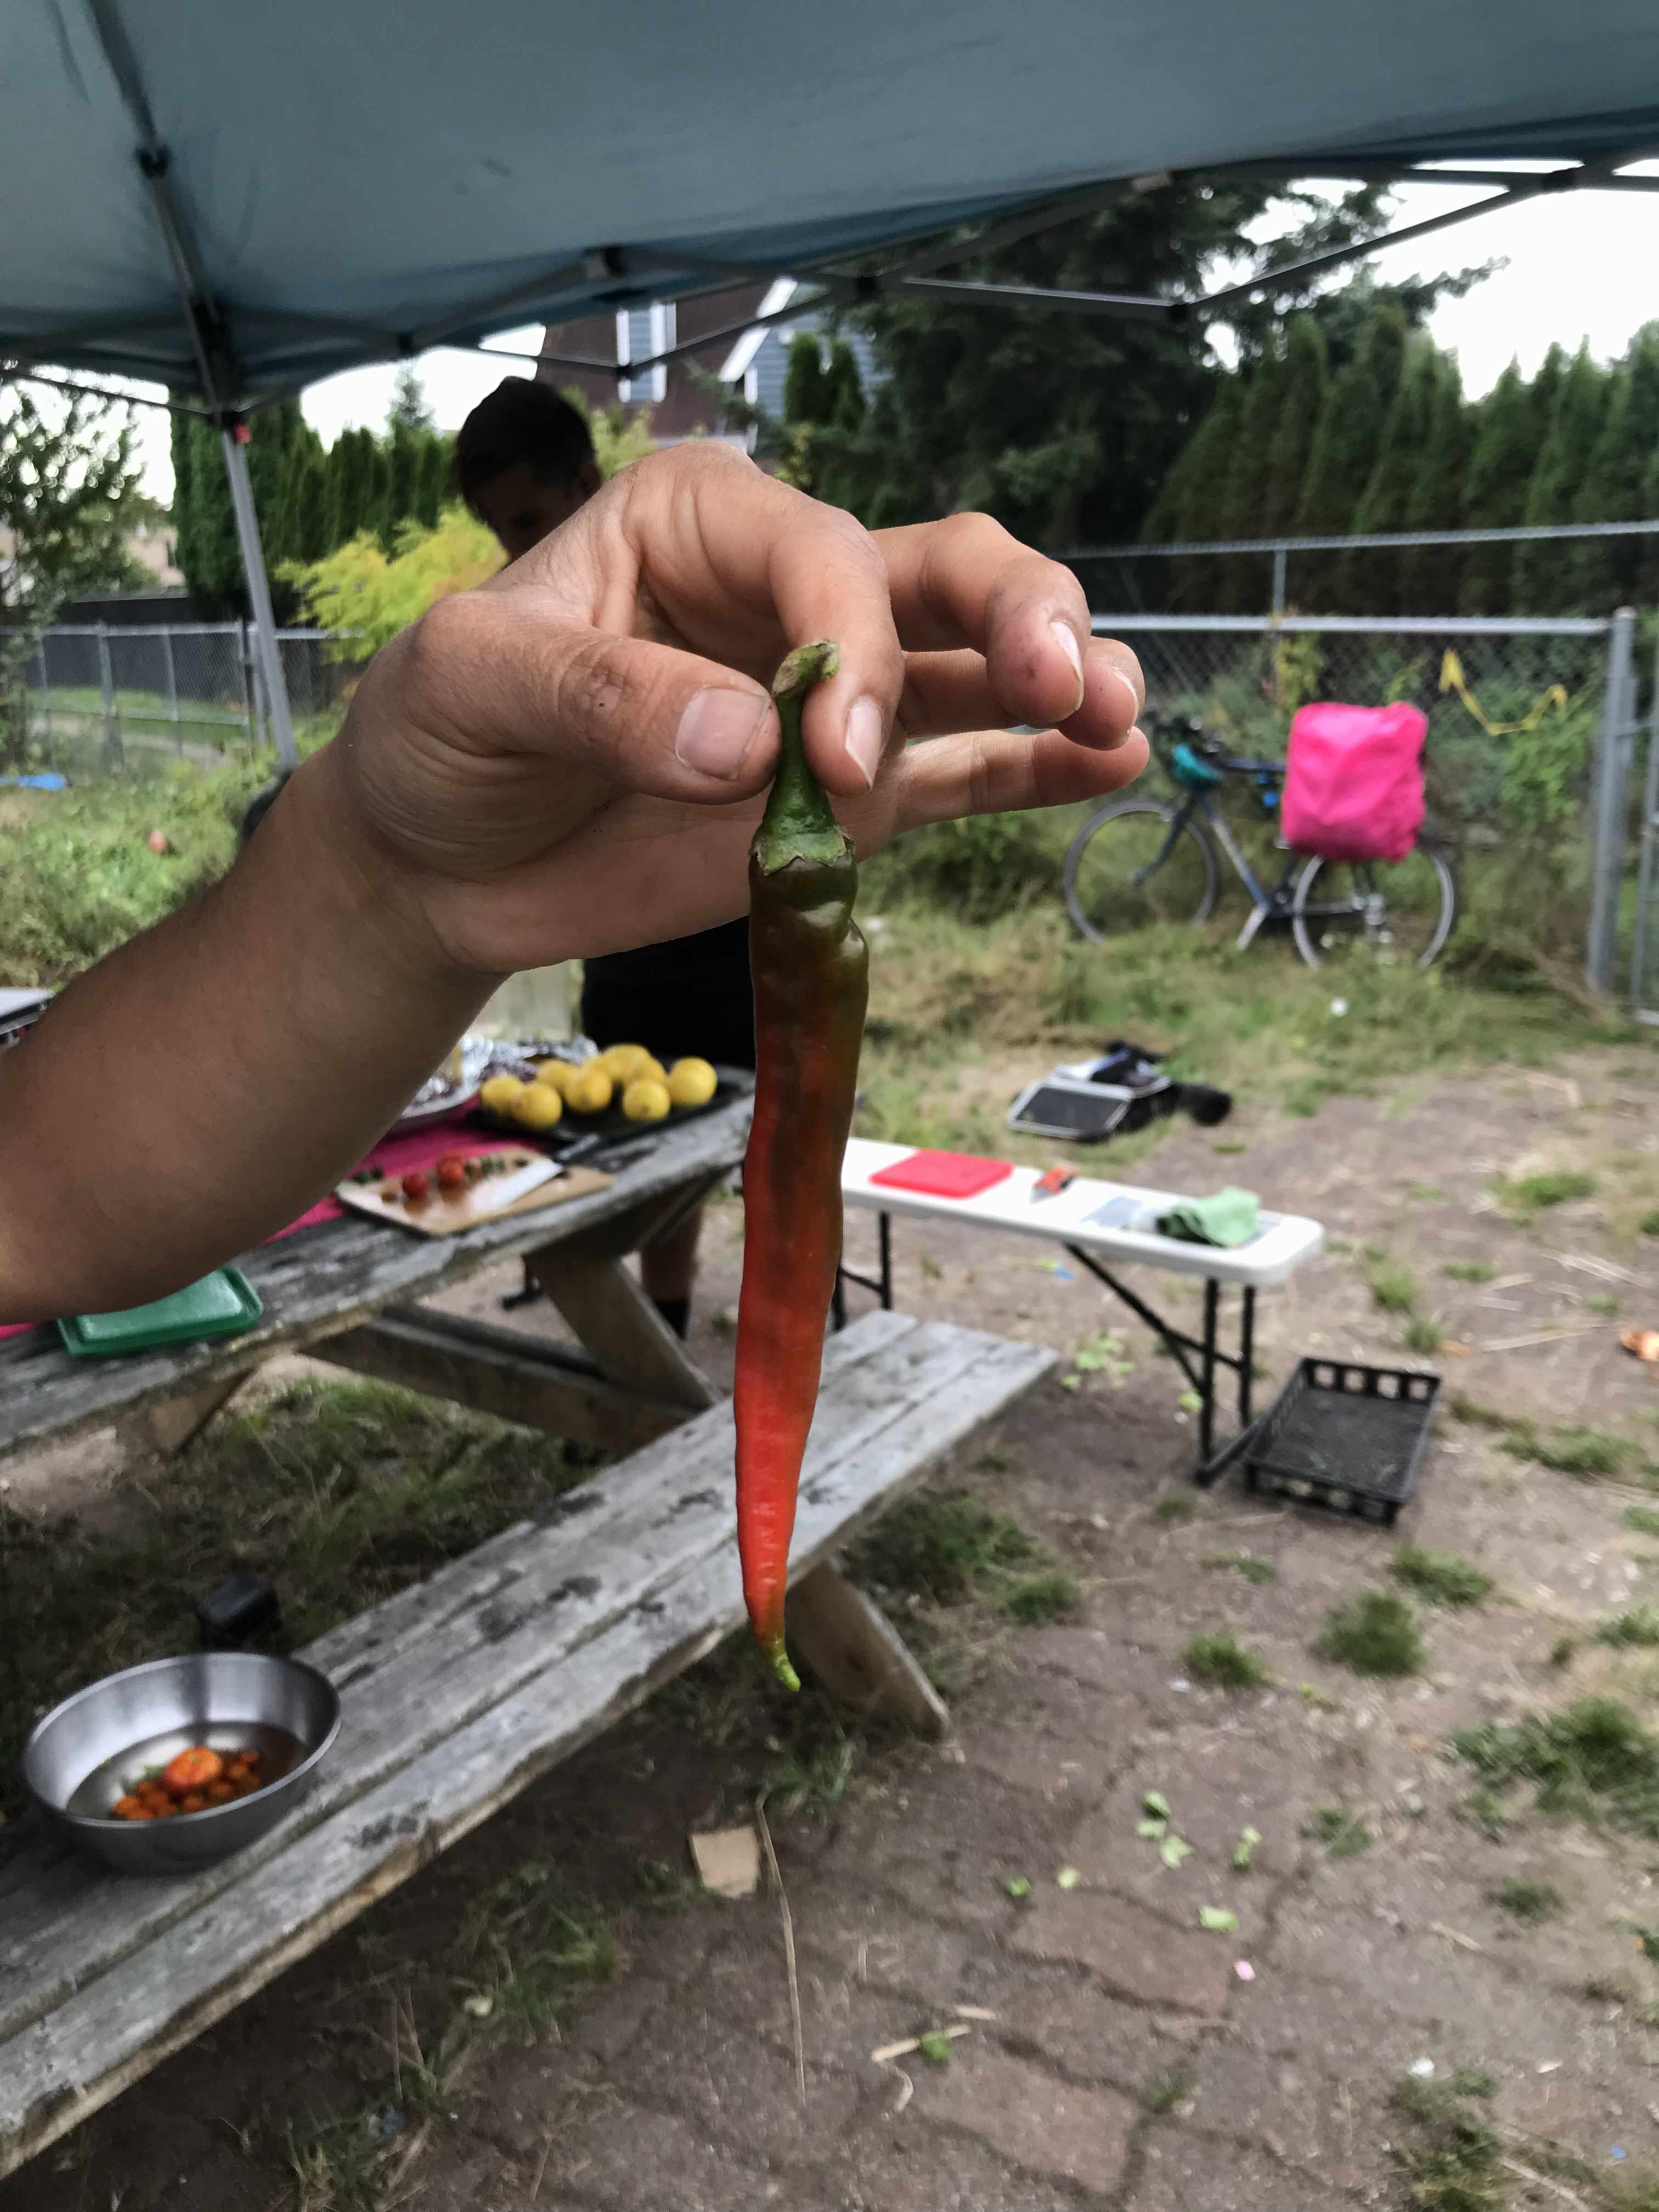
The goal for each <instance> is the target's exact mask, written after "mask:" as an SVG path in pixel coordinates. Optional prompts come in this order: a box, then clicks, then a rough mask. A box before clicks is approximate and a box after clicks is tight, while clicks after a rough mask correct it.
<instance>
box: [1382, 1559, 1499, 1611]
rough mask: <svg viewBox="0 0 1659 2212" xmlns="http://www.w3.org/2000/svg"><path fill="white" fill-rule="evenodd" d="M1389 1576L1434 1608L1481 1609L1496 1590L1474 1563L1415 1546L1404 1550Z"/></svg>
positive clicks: (1487, 1575) (1394, 1561)
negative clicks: (1473, 1606)
mask: <svg viewBox="0 0 1659 2212" xmlns="http://www.w3.org/2000/svg"><path fill="white" fill-rule="evenodd" d="M1389 1573H1390V1574H1391V1575H1392V1576H1393V1577H1394V1578H1395V1581H1396V1582H1398V1583H1404V1584H1405V1585H1406V1587H1407V1589H1409V1590H1413V1591H1414V1592H1415V1593H1416V1595H1418V1596H1419V1597H1420V1598H1424V1599H1426V1600H1427V1601H1428V1603H1429V1604H1431V1605H1444V1606H1464V1605H1479V1604H1480V1601H1481V1600H1482V1598H1485V1597H1489V1596H1490V1595H1492V1587H1493V1585H1492V1577H1491V1576H1490V1575H1489V1574H1487V1573H1486V1571H1485V1569H1484V1568H1481V1567H1477V1566H1476V1565H1475V1564H1474V1561H1473V1560H1472V1559H1459V1558H1458V1556H1457V1554H1456V1553H1455V1552H1430V1551H1425V1550H1423V1549H1422V1548H1421V1547H1419V1546H1418V1545H1416V1544H1402V1545H1401V1547H1400V1549H1399V1550H1398V1551H1397V1552H1396V1553H1395V1555H1394V1558H1393V1559H1391V1560H1390V1561H1389Z"/></svg>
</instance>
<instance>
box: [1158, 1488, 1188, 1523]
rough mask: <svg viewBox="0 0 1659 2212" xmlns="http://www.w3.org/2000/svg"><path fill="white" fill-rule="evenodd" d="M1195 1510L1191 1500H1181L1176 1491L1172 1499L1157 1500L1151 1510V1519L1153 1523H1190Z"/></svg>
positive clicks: (1179, 1494)
mask: <svg viewBox="0 0 1659 2212" xmlns="http://www.w3.org/2000/svg"><path fill="white" fill-rule="evenodd" d="M1197 1510H1198V1508H1197V1506H1195V1505H1194V1503H1193V1501H1192V1499H1191V1498H1183V1497H1182V1495H1181V1493H1180V1492H1179V1491H1177V1492H1176V1493H1175V1494H1174V1496H1173V1497H1170V1498H1159V1499H1158V1503H1157V1504H1156V1505H1154V1506H1153V1508H1152V1518H1153V1520H1154V1521H1164V1522H1172V1521H1190V1520H1191V1519H1192V1517H1193V1516H1194V1513H1196V1512H1197Z"/></svg>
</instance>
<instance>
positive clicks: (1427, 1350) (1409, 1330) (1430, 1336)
mask: <svg viewBox="0 0 1659 2212" xmlns="http://www.w3.org/2000/svg"><path fill="white" fill-rule="evenodd" d="M1400 1340H1401V1343H1402V1344H1403V1345H1404V1346H1405V1347H1406V1349H1407V1352H1415V1353H1416V1354H1417V1356H1418V1358H1419V1359H1432V1358H1434V1355H1435V1353H1436V1352H1438V1351H1439V1349H1440V1346H1441V1345H1442V1344H1443V1342H1444V1341H1445V1340H1444V1337H1443V1334H1442V1332H1441V1328H1440V1324H1439V1322H1437V1321H1431V1320H1430V1318H1429V1316H1427V1314H1413V1316H1412V1317H1411V1319H1410V1320H1409V1321H1408V1322H1407V1323H1406V1326H1405V1328H1404V1329H1403V1330H1402V1331H1401V1339H1400Z"/></svg>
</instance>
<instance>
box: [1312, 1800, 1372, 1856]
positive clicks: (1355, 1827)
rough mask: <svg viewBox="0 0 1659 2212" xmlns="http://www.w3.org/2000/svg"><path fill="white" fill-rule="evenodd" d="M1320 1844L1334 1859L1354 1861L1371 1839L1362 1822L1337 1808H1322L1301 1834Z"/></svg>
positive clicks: (1369, 1845)
mask: <svg viewBox="0 0 1659 2212" xmlns="http://www.w3.org/2000/svg"><path fill="white" fill-rule="evenodd" d="M1303 1833H1304V1835H1306V1836H1310V1837H1312V1838H1313V1840H1314V1841H1315V1842H1316V1843H1319V1844H1324V1846H1325V1849H1326V1850H1327V1851H1328V1853H1329V1854H1330V1856H1331V1857H1332V1858H1334V1859H1357V1858H1358V1857H1359V1856H1360V1854H1361V1852H1362V1851H1368V1850H1370V1847H1371V1844H1372V1842H1373V1840H1374V1838H1373V1837H1372V1835H1371V1832H1370V1829H1369V1828H1368V1827H1367V1826H1365V1823H1364V1821H1363V1820H1360V1819H1358V1816H1357V1815H1356V1814H1352V1813H1350V1812H1348V1811H1346V1809H1345V1808H1343V1807H1342V1806H1340V1805H1322V1806H1320V1807H1319V1808H1318V1809H1317V1810H1316V1812H1315V1813H1314V1814H1313V1816H1312V1817H1311V1819H1310V1820H1309V1822H1308V1825H1307V1826H1306V1827H1305V1828H1304V1830H1303Z"/></svg>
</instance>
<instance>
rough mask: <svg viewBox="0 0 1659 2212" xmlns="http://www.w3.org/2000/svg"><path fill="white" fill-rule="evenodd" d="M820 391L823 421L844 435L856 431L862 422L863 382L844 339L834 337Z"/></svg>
mask: <svg viewBox="0 0 1659 2212" xmlns="http://www.w3.org/2000/svg"><path fill="white" fill-rule="evenodd" d="M823 393H824V398H825V401H826V403H827V412H826V413H825V416H824V421H825V422H827V423H828V424H829V427H830V428H832V429H834V430H838V431H840V432H842V434H843V435H848V436H851V435H856V433H857V432H858V431H859V430H860V428H862V426H863V422H864V416H865V404H864V385H863V382H862V380H860V376H859V364H858V356H856V355H855V354H854V351H853V349H852V347H851V346H850V345H849V344H848V342H847V340H846V339H845V338H837V339H836V341H835V343H834V344H833V345H832V346H831V347H830V349H829V368H827V369H825V371H824V373H823Z"/></svg>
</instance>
